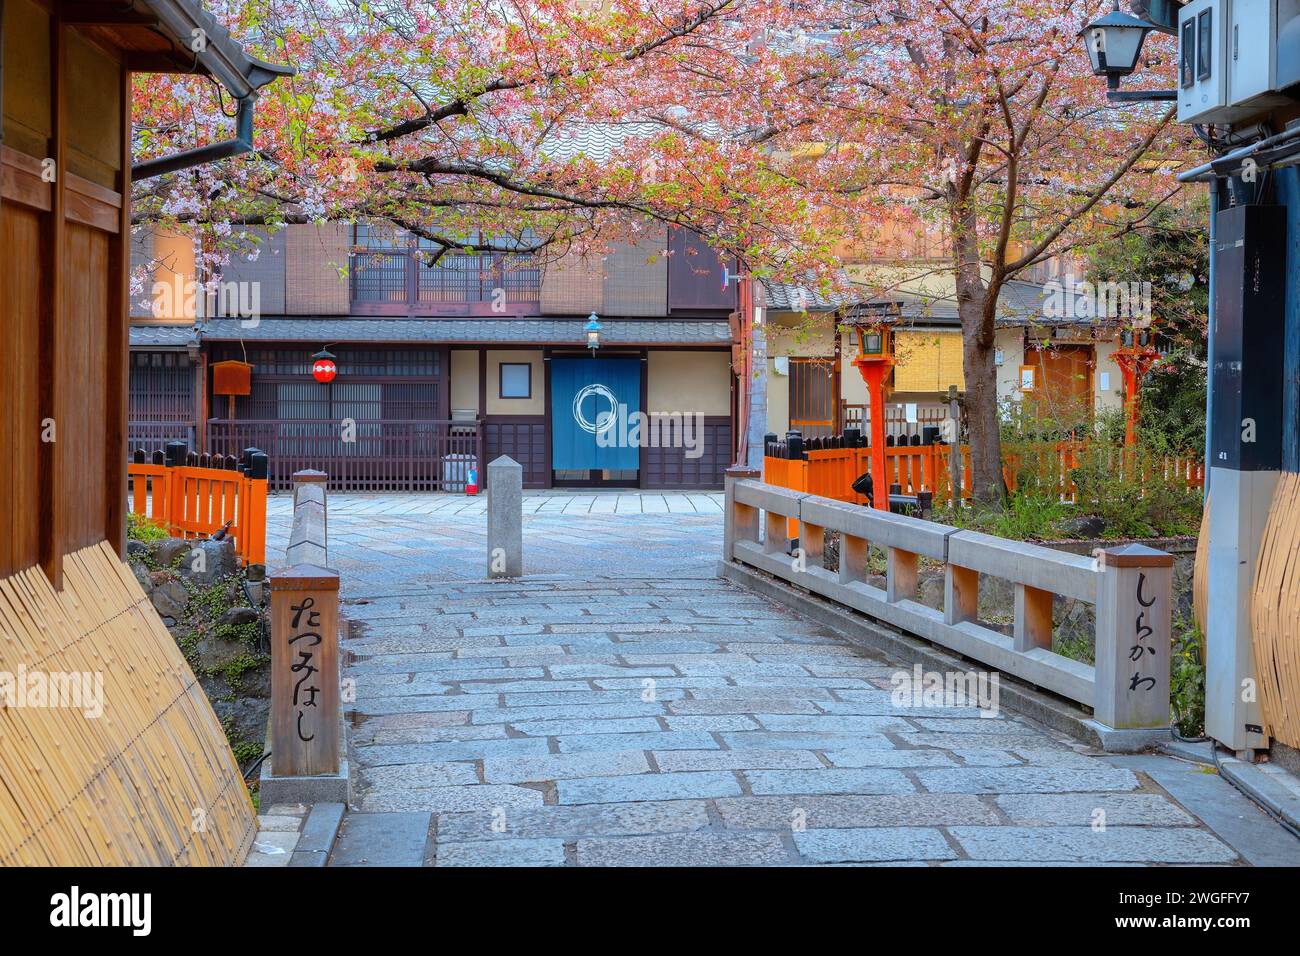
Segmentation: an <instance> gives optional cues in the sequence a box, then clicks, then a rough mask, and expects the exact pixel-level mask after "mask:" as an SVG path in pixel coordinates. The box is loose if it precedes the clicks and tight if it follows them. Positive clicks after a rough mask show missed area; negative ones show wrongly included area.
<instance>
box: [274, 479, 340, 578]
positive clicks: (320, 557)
mask: <svg viewBox="0 0 1300 956" xmlns="http://www.w3.org/2000/svg"><path fill="white" fill-rule="evenodd" d="M328 480H329V476H327V475H326V474H325V472H323V471H312V470H310V469H307V470H303V471H295V472H294V473H293V526H292V528H291V529H290V531H289V546H288V548H287V549H286V550H285V560H286V561H287V563H288V564H290V565H295V564H315V565H319V566H321V567H327V566H328V565H329V508H328V501H327V500H326V490H325V489H326V483H327V482H328Z"/></svg>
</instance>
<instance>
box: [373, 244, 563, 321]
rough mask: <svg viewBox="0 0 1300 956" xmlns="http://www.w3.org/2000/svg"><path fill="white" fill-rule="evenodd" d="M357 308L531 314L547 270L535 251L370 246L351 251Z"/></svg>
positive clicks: (411, 313)
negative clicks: (435, 252) (433, 253)
mask: <svg viewBox="0 0 1300 956" xmlns="http://www.w3.org/2000/svg"><path fill="white" fill-rule="evenodd" d="M351 260H352V267H351V270H350V280H349V281H350V285H351V298H352V311H353V313H354V314H357V315H396V316H422V315H506V316H510V315H526V314H529V313H533V312H536V310H537V307H538V305H539V303H540V301H541V293H542V270H541V265H540V263H539V262H538V261H537V260H536V259H535V258H534V257H533V256H531V255H517V254H512V253H483V254H477V253H463V252H454V253H447V254H445V255H443V256H442V257H441V258H440V259H438V261H437V262H431V261H430V254H429V253H428V252H427V251H426V252H418V251H414V250H403V249H382V250H381V249H364V250H360V251H357V252H354V253H353V254H352V256H351Z"/></svg>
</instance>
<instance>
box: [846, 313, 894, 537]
mask: <svg viewBox="0 0 1300 956" xmlns="http://www.w3.org/2000/svg"><path fill="white" fill-rule="evenodd" d="M901 314H902V306H901V304H899V303H897V302H889V303H880V304H876V303H872V304H869V305H866V306H862V307H859V309H858V311H857V314H856V315H855V317H854V320H853V321H852V322H851V323H850V327H851V328H852V329H853V334H854V336H855V337H856V339H857V346H858V356H857V358H855V359H854V360H853V364H854V366H855V367H856V368H857V370H858V373H859V374H860V375H861V376H862V380H863V381H864V382H866V384H867V398H868V401H869V402H870V406H871V430H870V432H869V441H870V443H871V474H872V479H871V481H872V484H873V485H874V487H875V495H874V501H873V503H874V505H875V507H876V508H877V509H879V510H881V511H888V510H889V484H890V483H889V476H888V474H887V472H886V470H885V468H886V465H885V390H886V388H888V387H889V383H890V381H891V379H892V377H893V371H894V331H893V323H894V322H895V321H897V319H898V317H899V316H900V315H901Z"/></svg>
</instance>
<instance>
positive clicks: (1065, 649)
mask: <svg viewBox="0 0 1300 956" xmlns="http://www.w3.org/2000/svg"><path fill="white" fill-rule="evenodd" d="M1052 650H1053V651H1054V652H1055V653H1057V654H1060V655H1061V656H1062V657H1068V658H1069V659H1070V660H1072V661H1080V662H1082V663H1084V664H1089V665H1091V664H1096V663H1097V647H1096V645H1095V644H1094V643H1093V642H1092V641H1090V640H1088V639H1087V638H1086V637H1083V636H1082V635H1079V634H1075V635H1072V636H1069V637H1063V638H1062V637H1058V638H1057V639H1056V640H1055V642H1054V646H1053V647H1052Z"/></svg>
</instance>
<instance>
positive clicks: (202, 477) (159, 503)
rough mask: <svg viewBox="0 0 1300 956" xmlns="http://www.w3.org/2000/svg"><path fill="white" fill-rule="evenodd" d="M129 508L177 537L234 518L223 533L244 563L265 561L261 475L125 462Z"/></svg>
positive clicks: (209, 530)
mask: <svg viewBox="0 0 1300 956" xmlns="http://www.w3.org/2000/svg"><path fill="white" fill-rule="evenodd" d="M127 477H128V481H129V486H128V504H129V507H130V509H131V511H132V512H134V513H135V514H139V515H145V516H146V517H148V518H150V519H152V520H153V521H156V522H157V523H158V524H160V525H162V526H163V527H164V528H166V529H167V532H168V533H169V534H171V535H172V536H173V537H176V538H207V537H211V536H212V535H213V534H215V533H216V532H218V531H220V530H221V529H222V528H223V527H225V526H226V523H227V522H230V521H233V522H234V523H233V524H232V525H231V526H230V528H229V530H228V531H227V534H228V535H229V536H230V537H231V538H233V539H234V542H235V553H236V554H238V555H239V557H240V558H242V559H243V561H244V563H245V564H265V563H266V484H267V483H266V479H264V478H249V477H246V476H245V475H244V473H243V472H242V471H238V470H233V471H232V470H226V469H224V468H199V467H194V466H190V465H172V466H168V465H151V464H143V463H140V462H130V463H128V465H127Z"/></svg>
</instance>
